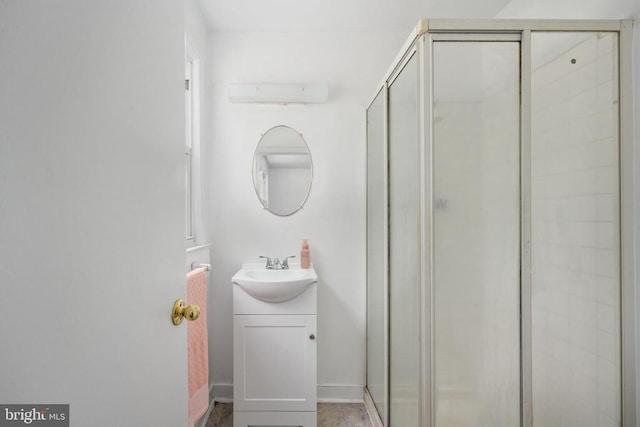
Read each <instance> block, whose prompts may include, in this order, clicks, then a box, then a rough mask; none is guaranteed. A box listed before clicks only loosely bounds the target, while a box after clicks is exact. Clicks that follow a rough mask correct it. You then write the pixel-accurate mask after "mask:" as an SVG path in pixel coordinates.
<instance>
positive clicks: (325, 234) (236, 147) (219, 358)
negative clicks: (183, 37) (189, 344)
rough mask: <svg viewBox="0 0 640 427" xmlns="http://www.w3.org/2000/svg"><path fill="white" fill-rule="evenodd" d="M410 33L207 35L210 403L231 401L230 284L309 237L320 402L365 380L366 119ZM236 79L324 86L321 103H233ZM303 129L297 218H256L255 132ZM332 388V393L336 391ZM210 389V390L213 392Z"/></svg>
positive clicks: (356, 389)
mask: <svg viewBox="0 0 640 427" xmlns="http://www.w3.org/2000/svg"><path fill="white" fill-rule="evenodd" d="M406 35H407V34H399V33H384V32H379V33H214V34H212V50H211V57H212V58H215V66H214V67H213V68H212V76H213V91H212V97H213V115H212V117H210V118H209V120H212V122H213V141H214V144H213V150H212V152H211V153H210V154H209V157H208V161H209V162H210V164H211V173H210V184H211V188H210V192H209V199H210V204H211V217H210V223H209V226H210V229H211V232H210V240H211V241H212V242H213V247H212V262H213V265H214V268H213V274H212V278H213V294H214V299H215V302H214V306H213V307H212V310H211V311H210V313H211V314H210V318H211V320H212V323H213V327H212V328H211V332H210V333H211V339H212V343H213V351H212V354H211V358H212V365H211V367H212V371H213V379H214V382H215V384H216V385H217V386H218V388H217V389H214V393H216V396H223V397H224V396H225V395H226V396H227V397H230V387H229V386H230V385H231V383H232V380H233V375H232V373H233V370H232V368H233V364H232V309H231V301H232V292H231V290H232V288H231V286H232V285H231V276H232V275H233V274H234V273H235V272H236V271H237V269H238V268H239V267H240V265H241V264H242V262H244V261H251V260H256V259H257V258H256V257H257V256H258V255H268V256H273V257H283V256H286V255H294V254H295V255H297V256H299V251H300V244H301V239H303V238H308V239H309V243H310V247H311V260H312V263H313V264H314V266H315V268H316V270H317V272H318V275H319V277H320V281H319V287H318V313H319V314H318V343H319V345H318V384H319V398H327V397H328V398H341V397H343V398H359V397H361V389H362V386H363V385H364V373H365V292H366V286H365V193H366V192H365V161H366V154H365V122H364V118H365V115H364V110H365V107H366V105H367V104H368V103H369V101H370V100H371V99H372V97H373V95H374V89H375V87H376V85H377V84H378V83H379V81H380V79H381V77H382V75H383V73H384V71H385V70H386V68H387V67H388V66H389V64H390V63H391V61H392V59H393V57H394V56H395V54H396V53H397V51H398V49H399V48H400V46H401V45H402V42H403V41H404V39H405V37H406ZM234 82H244V83H250V82H276V83H278V82H284V83H286V82H289V83H295V82H301V83H306V82H308V83H326V84H328V85H329V101H328V103H326V104H321V105H307V106H301V105H290V106H281V105H253V104H230V103H229V102H228V85H229V84H230V83H234ZM281 124H282V125H288V126H291V127H293V128H294V129H296V130H298V131H299V132H301V133H302V134H303V136H304V138H305V140H306V142H307V144H308V145H309V149H310V151H311V156H312V159H313V166H314V179H313V186H312V188H311V194H310V196H309V199H308V201H307V203H306V205H305V207H304V209H303V210H301V211H300V212H298V213H296V214H295V215H293V216H291V217H277V216H274V215H272V214H270V213H269V212H267V211H266V210H264V209H263V208H262V206H261V204H260V202H259V201H258V198H257V197H256V194H255V191H254V189H253V185H252V179H251V165H252V158H253V152H254V149H255V147H256V144H257V143H258V140H259V139H260V135H261V133H264V132H265V131H266V130H268V129H269V128H271V127H273V126H275V125H281ZM334 385H337V387H333V386H334ZM216 390H217V391H216Z"/></svg>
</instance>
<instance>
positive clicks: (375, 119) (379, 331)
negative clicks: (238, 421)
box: [367, 89, 388, 421]
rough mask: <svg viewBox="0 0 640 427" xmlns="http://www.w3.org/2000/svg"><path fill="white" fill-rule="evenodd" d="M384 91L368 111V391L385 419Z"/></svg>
mask: <svg viewBox="0 0 640 427" xmlns="http://www.w3.org/2000/svg"><path fill="white" fill-rule="evenodd" d="M383 91H384V89H383V90H381V91H380V93H378V95H377V96H376V98H375V99H374V101H373V102H372V103H371V105H370V106H369V108H368V109H367V389H368V390H369V395H370V396H371V399H372V400H373V403H374V405H375V407H376V410H377V411H378V415H380V418H381V419H382V420H383V421H384V420H385V418H386V410H387V408H386V402H385V399H386V394H387V386H388V385H387V382H386V378H387V359H386V354H387V349H386V341H385V339H386V331H387V316H386V310H387V309H386V292H387V289H386V286H385V285H386V274H387V269H386V264H387V251H386V242H387V239H386V227H387V220H386V213H387V207H386V203H387V197H386V194H387V191H386V179H385V176H386V170H387V163H386V160H387V155H386V144H385V130H386V126H385V116H384V92H383Z"/></svg>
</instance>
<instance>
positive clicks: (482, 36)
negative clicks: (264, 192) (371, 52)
mask: <svg viewBox="0 0 640 427" xmlns="http://www.w3.org/2000/svg"><path fill="white" fill-rule="evenodd" d="M535 31H539V32H614V33H617V34H618V76H617V77H618V91H619V108H618V121H619V123H618V143H619V183H620V189H619V190H620V191H619V195H620V296H621V300H620V324H621V330H620V332H621V336H620V339H621V371H622V372H621V376H620V380H621V384H620V387H621V406H622V407H621V420H622V426H623V427H632V426H635V425H636V421H637V420H638V414H637V413H636V349H635V346H636V324H635V317H636V307H635V293H636V291H635V279H636V275H635V269H634V264H635V239H636V238H637V232H635V231H634V225H635V220H634V203H635V202H634V190H635V183H634V170H633V163H634V161H633V158H634V146H633V143H634V141H633V85H632V78H633V75H632V69H633V68H632V67H633V66H632V37H633V35H632V33H633V21H631V20H518V19H516V20H495V19H480V20H475V19H472V20H466V19H429V20H427V19H422V20H420V21H419V22H418V24H417V26H416V27H415V28H414V30H413V31H412V33H411V34H410V36H409V38H408V39H407V41H406V42H405V44H404V46H403V47H402V49H401V51H400V53H399V54H398V56H397V57H396V59H395V60H394V61H393V63H392V66H391V67H390V68H389V70H388V71H387V73H386V74H385V76H384V78H383V80H382V82H381V84H380V85H378V86H377V87H376V92H375V95H374V97H373V98H372V101H371V102H373V100H375V97H376V96H377V95H378V93H379V92H380V91H383V93H384V100H385V104H384V107H383V108H384V114H385V123H384V146H385V149H388V139H389V134H388V129H389V126H388V118H389V114H388V103H387V102H388V90H389V86H390V84H391V83H392V82H393V80H394V79H395V77H397V75H398V73H399V71H400V70H402V68H403V67H404V65H405V64H406V62H407V61H408V59H409V58H411V57H412V55H413V54H416V55H417V56H418V64H419V65H418V66H419V71H418V73H419V80H418V92H419V105H418V110H419V140H420V159H421V162H422V165H421V168H420V198H421V200H420V207H421V210H422V214H421V216H420V242H421V257H420V259H421V265H420V266H419V271H420V289H419V294H420V325H419V328H420V337H421V343H420V352H421V358H420V360H421V372H420V374H419V375H420V380H421V381H420V383H421V389H420V393H421V396H420V401H421V402H422V403H421V406H420V419H421V422H420V425H421V426H424V427H427V426H429V427H432V426H434V425H435V420H434V415H435V411H434V410H433V398H434V382H433V376H432V372H433V351H432V350H433V310H432V303H433V300H432V296H433V278H432V274H433V268H432V262H433V260H432V258H433V257H432V254H431V249H432V247H433V233H432V230H433V222H432V221H433V217H432V212H433V200H432V185H433V183H432V170H433V169H432V167H431V161H432V147H433V134H432V129H433V123H432V116H433V115H432V114H431V108H432V90H431V85H432V81H433V68H432V43H433V41H434V38H435V39H437V38H441V37H445V38H447V39H448V40H451V39H452V37H453V38H455V37H458V38H459V39H460V40H464V41H476V40H477V41H483V40H487V37H489V38H491V37H492V36H497V37H500V35H511V36H513V35H519V39H520V58H521V61H520V75H521V82H520V85H521V87H520V91H521V93H520V198H521V204H520V218H521V226H520V230H521V235H520V239H521V241H520V245H521V247H520V260H521V261H520V263H521V267H520V268H521V280H520V318H521V322H520V361H521V365H520V372H521V375H520V379H521V380H520V390H521V397H520V414H521V415H520V418H521V426H522V427H532V426H533V419H532V405H531V403H532V360H531V355H532V351H531V350H532V342H531V314H532V313H531V71H532V70H531V33H532V32H535ZM508 37H509V36H507V38H508ZM384 179H385V182H388V169H387V170H386V171H385V178H384ZM385 190H386V191H388V190H387V189H385ZM387 198H388V197H387ZM385 241H388V230H387V236H386V238H385ZM387 259H388V258H387ZM386 274H387V277H385V288H386V289H385V298H386V303H387V306H386V313H385V314H384V315H385V318H386V319H388V318H389V305H388V298H387V296H388V292H389V289H388V286H389V283H388V281H389V277H388V274H389V272H388V268H387V269H386ZM388 331H389V325H388V324H387V325H386V331H385V337H384V341H385V347H386V349H387V350H386V355H387V357H385V359H386V360H385V362H386V363H387V373H385V379H386V380H387V391H386V393H385V394H386V396H385V408H386V411H385V412H386V413H385V414H380V415H381V417H382V419H383V420H384V423H385V425H388V420H389V403H390V396H389V395H390V391H389V387H390V384H389V381H388V369H389V364H388V362H389V361H388V354H389V350H390V349H389V336H388ZM396 427H397V426H396Z"/></svg>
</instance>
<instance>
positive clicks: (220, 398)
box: [211, 383, 233, 403]
mask: <svg viewBox="0 0 640 427" xmlns="http://www.w3.org/2000/svg"><path fill="white" fill-rule="evenodd" d="M211 392H212V394H213V400H215V401H216V402H221V403H229V402H233V384H228V383H227V384H226V383H218V384H213V388H212V390H211Z"/></svg>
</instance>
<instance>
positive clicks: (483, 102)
mask: <svg viewBox="0 0 640 427" xmlns="http://www.w3.org/2000/svg"><path fill="white" fill-rule="evenodd" d="M432 49H433V51H432V58H433V117H432V123H433V129H432V132H433V139H432V144H433V146H432V150H433V151H432V155H433V161H432V168H433V171H432V176H433V183H432V193H433V196H432V197H433V203H432V215H433V218H432V221H433V223H432V226H433V237H432V238H433V249H432V250H433V260H432V262H433V264H432V280H433V283H432V292H433V294H432V300H433V334H434V337H433V342H434V345H433V347H434V355H433V357H434V360H433V367H434V370H433V376H434V390H433V392H434V412H435V415H434V419H435V425H436V426H437V427H449V426H456V427H513V426H518V425H520V148H519V147H520V43H519V42H518V41H469V40H466V41H434V42H433V44H432ZM407 425H408V424H407Z"/></svg>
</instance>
